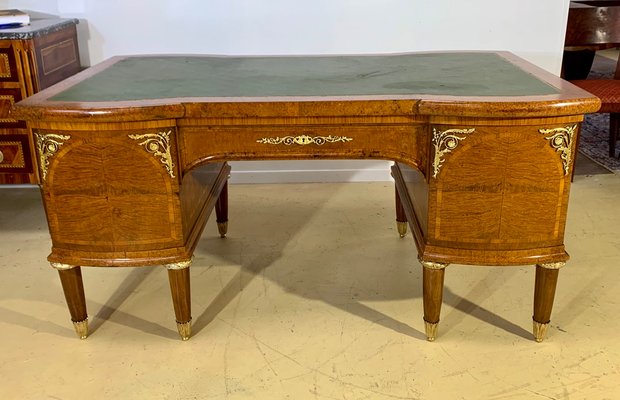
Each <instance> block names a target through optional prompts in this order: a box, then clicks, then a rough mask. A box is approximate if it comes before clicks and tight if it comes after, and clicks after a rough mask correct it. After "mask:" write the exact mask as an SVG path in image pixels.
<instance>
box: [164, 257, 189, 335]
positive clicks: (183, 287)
mask: <svg viewBox="0 0 620 400" xmlns="http://www.w3.org/2000/svg"><path fill="white" fill-rule="evenodd" d="M191 263H192V261H191V260H188V261H183V262H179V263H175V264H167V265H165V267H166V268H167V269H168V280H169V281H170V291H171V293H172V305H173V306H174V315H175V317H176V321H177V330H178V331H179V335H180V336H181V339H182V340H188V339H189V337H190V336H191V334H192V326H191V324H192V300H191V291H190V279H189V266H190V265H191Z"/></svg>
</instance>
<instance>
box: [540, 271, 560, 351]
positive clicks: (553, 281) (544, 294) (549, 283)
mask: <svg viewBox="0 0 620 400" xmlns="http://www.w3.org/2000/svg"><path fill="white" fill-rule="evenodd" d="M564 264H565V263H563V262H558V263H549V264H539V265H536V282H535V286H534V317H533V320H534V321H533V325H534V326H533V328H534V338H535V339H536V341H537V342H542V341H543V339H544V338H545V336H546V334H547V328H548V327H549V322H550V321H551V309H552V308H553V298H554V297H555V287H556V285H557V283H558V273H559V271H560V268H562V267H563V266H564Z"/></svg>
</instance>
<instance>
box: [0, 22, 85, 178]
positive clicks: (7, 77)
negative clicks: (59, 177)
mask: <svg viewBox="0 0 620 400" xmlns="http://www.w3.org/2000/svg"><path fill="white" fill-rule="evenodd" d="M77 23H78V20H77V19H33V20H32V22H31V24H30V25H29V26H25V27H22V28H15V29H4V30H0V184H12V183H37V182H38V178H37V172H36V171H37V168H36V167H35V166H36V159H35V157H34V154H35V153H34V151H33V149H34V147H33V143H32V139H31V138H30V137H29V135H28V131H27V130H26V124H25V123H24V122H23V121H17V120H15V119H13V118H12V117H11V115H9V110H10V109H11V106H12V105H13V104H14V103H16V102H18V101H20V100H22V99H24V98H26V97H28V96H31V95H33V94H35V93H37V92H38V91H40V90H43V89H45V88H46V87H49V86H51V85H53V84H54V83H56V82H59V81H61V80H63V79H65V78H67V77H69V76H71V75H73V74H75V73H77V72H78V71H79V70H80V68H81V67H80V56H79V51H78V42H77V30H76V24H77Z"/></svg>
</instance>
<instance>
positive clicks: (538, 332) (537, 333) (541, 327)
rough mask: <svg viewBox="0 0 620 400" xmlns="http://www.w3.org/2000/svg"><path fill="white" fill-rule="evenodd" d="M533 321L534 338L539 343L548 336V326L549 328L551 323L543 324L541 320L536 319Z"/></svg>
mask: <svg viewBox="0 0 620 400" xmlns="http://www.w3.org/2000/svg"><path fill="white" fill-rule="evenodd" d="M532 323H533V327H534V329H533V332H534V339H535V340H536V341H537V342H538V343H540V342H542V341H543V340H544V339H545V337H546V336H547V328H549V323H546V324H541V323H540V322H536V321H532Z"/></svg>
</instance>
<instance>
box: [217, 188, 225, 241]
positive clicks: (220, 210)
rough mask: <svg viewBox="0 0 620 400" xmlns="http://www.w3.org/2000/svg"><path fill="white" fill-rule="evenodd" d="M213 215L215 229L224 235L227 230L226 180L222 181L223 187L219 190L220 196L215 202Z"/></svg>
mask: <svg viewBox="0 0 620 400" xmlns="http://www.w3.org/2000/svg"><path fill="white" fill-rule="evenodd" d="M215 216H216V220H217V229H218V231H219V232H220V236H221V237H226V233H227V232H228V181H226V183H224V187H223V188H222V191H221V192H220V197H218V198H217V202H216V203H215Z"/></svg>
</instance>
